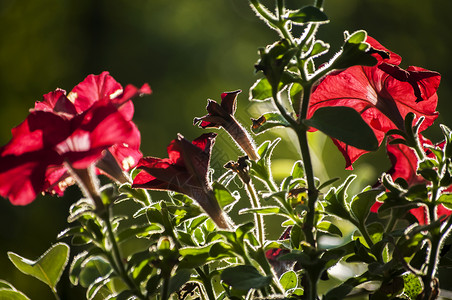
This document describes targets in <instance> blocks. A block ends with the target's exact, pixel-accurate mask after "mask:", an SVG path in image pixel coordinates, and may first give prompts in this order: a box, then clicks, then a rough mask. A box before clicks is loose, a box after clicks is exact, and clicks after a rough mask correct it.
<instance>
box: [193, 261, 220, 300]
mask: <svg viewBox="0 0 452 300" xmlns="http://www.w3.org/2000/svg"><path fill="white" fill-rule="evenodd" d="M206 267H208V266H206ZM196 272H197V273H198V275H199V277H200V278H201V280H202V283H203V288H201V289H202V290H203V291H202V293H206V294H207V299H209V300H215V299H216V297H215V292H214V291H213V286H212V282H211V281H210V277H209V276H207V275H206V273H204V271H203V270H202V269H201V268H200V267H198V268H196Z"/></svg>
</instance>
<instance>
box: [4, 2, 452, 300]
mask: <svg viewBox="0 0 452 300" xmlns="http://www.w3.org/2000/svg"><path fill="white" fill-rule="evenodd" d="M264 3H267V4H268V5H269V6H273V1H264ZM288 4H289V6H291V7H293V8H296V5H298V6H302V5H308V4H311V2H310V1H288ZM451 11H452V1H449V0H436V1H412V0H398V1H393V0H378V1H377V0H341V1H337V0H326V1H325V12H326V14H327V15H328V16H329V17H330V19H331V22H330V23H329V24H327V25H324V26H322V27H321V29H320V31H319V38H322V39H324V40H325V41H327V42H329V43H330V44H331V46H332V47H331V48H332V50H331V53H329V54H328V56H327V57H325V59H327V58H329V57H331V56H332V55H333V54H334V53H335V51H337V50H338V49H339V48H340V45H341V44H342V41H343V32H344V31H345V30H348V31H354V30H358V29H365V30H367V31H368V33H369V34H370V35H372V36H373V37H375V38H376V39H377V40H378V41H380V42H381V43H382V44H383V45H385V46H386V47H388V48H389V49H391V50H393V51H394V52H396V53H398V54H400V55H401V56H402V57H403V61H402V66H403V67H407V66H409V65H416V66H422V67H424V68H427V69H430V70H435V71H438V72H440V73H441V74H442V83H441V86H440V89H439V91H438V94H439V98H440V101H439V107H438V110H439V111H440V113H441V115H440V117H439V119H438V121H437V123H444V124H446V125H448V126H452V116H450V113H449V112H451V111H452V101H451V96H452V79H451V74H452V63H451V60H450V56H451V51H450V47H451V46H452V40H451V34H450V30H451V29H452V18H451V17H450V12H451ZM276 38H277V36H276V34H275V33H274V32H273V31H271V30H270V29H269V28H267V27H266V26H265V25H264V24H263V23H262V22H261V21H260V20H258V19H257V18H256V17H255V15H254V13H253V12H252V11H251V9H250V8H249V7H248V3H247V1H246V0H190V1H188V0H179V1H168V0H110V1H106V0H58V1H57V0H20V1H18V0H0V103H1V109H0V144H1V145H3V144H6V143H7V142H8V141H9V139H10V130H11V128H12V127H14V126H16V125H18V124H19V123H20V122H22V120H23V119H24V118H25V117H26V115H27V113H28V109H29V108H31V107H32V106H33V104H34V102H35V101H37V100H41V97H42V95H43V94H45V93H47V92H49V91H52V90H54V89H55V88H57V87H60V88H63V89H66V90H67V91H68V92H69V91H70V90H71V89H72V87H73V86H75V85H76V84H77V83H78V82H80V81H82V80H83V79H84V78H85V77H86V76H87V75H88V74H91V73H95V74H98V73H100V72H102V71H104V70H108V71H110V73H111V75H112V76H113V77H114V78H115V79H116V80H117V81H118V82H120V83H121V84H123V86H125V85H126V84H128V83H132V84H135V85H141V84H143V83H144V82H148V83H149V84H150V85H151V87H152V89H153V94H152V95H151V96H148V97H144V98H141V99H137V100H136V101H135V106H136V113H135V122H136V124H137V125H138V126H139V128H140V130H141V133H142V137H143V141H142V151H143V153H144V154H145V155H152V156H160V157H166V145H167V144H168V143H169V142H170V141H171V140H172V139H174V138H175V136H176V133H178V132H180V133H182V134H183V135H185V136H186V137H187V138H189V139H193V138H195V137H196V136H198V135H200V134H201V133H202V130H201V129H198V128H195V127H194V126H192V120H193V118H194V117H198V116H202V115H204V114H205V105H206V100H207V98H212V99H216V100H219V98H220V94H221V92H223V91H231V90H236V89H242V90H243V92H242V94H241V95H239V98H238V101H239V103H238V106H239V114H238V117H239V119H240V120H241V121H242V123H243V124H245V125H246V126H249V124H250V121H249V117H250V116H252V117H257V116H258V113H259V110H262V109H261V108H259V107H256V106H254V105H251V104H250V103H249V102H248V100H247V95H248V89H249V87H250V86H251V85H252V84H253V82H254V81H255V80H256V79H257V78H258V75H256V74H254V69H253V65H254V63H255V62H256V61H257V58H258V57H257V48H258V47H264V46H266V45H267V44H269V43H272V42H273V41H275V40H276ZM318 63H321V61H319V62H318ZM275 133H276V134H282V135H283V136H284V137H285V139H286V142H285V143H284V144H283V145H282V146H279V147H278V148H277V152H276V155H277V157H278V160H277V161H275V162H274V165H273V167H274V169H275V172H276V174H281V175H284V174H285V173H287V172H290V169H288V168H290V167H291V165H292V163H293V161H294V159H296V158H297V152H296V148H295V147H294V146H293V145H292V144H291V142H290V140H291V139H292V137H291V135H290V133H287V132H285V131H282V130H277V131H275ZM264 135H265V134H264ZM274 137H275V134H273V133H270V134H267V135H265V136H258V137H257V138H256V139H257V141H258V142H261V141H263V140H265V139H266V138H274ZM429 137H431V138H432V139H433V140H434V141H437V140H439V139H440V138H441V135H440V131H439V130H438V128H433V129H431V130H429ZM312 140H313V142H315V145H314V146H313V149H314V151H313V152H314V154H315V159H314V160H315V161H316V160H317V159H318V160H319V161H322V160H323V161H325V162H326V163H327V164H328V173H325V172H324V168H323V166H322V164H320V163H316V166H317V170H318V172H317V175H318V176H319V177H321V178H327V177H334V176H341V177H342V178H344V176H346V175H347V172H345V171H344V170H343V166H344V161H343V159H342V157H341V155H340V154H339V153H338V151H337V150H336V149H335V148H334V147H333V146H332V145H331V143H330V142H329V141H326V139H325V138H324V137H323V136H322V135H321V134H316V135H314V136H313V137H312ZM231 144H232V143H231V140H230V139H229V137H227V136H226V135H225V134H224V133H222V132H220V136H219V138H218V140H217V143H216V150H215V151H216V152H215V153H216V154H214V165H213V167H214V169H216V171H217V173H216V175H217V174H219V173H220V172H222V171H221V165H222V164H224V163H225V162H226V161H227V160H229V159H235V158H236V156H237V154H238V150H237V149H236V147H235V146H231ZM375 158H376V159H378V162H379V163H378V166H379V167H378V168H377V169H375V168H374V167H373V166H371V165H370V163H369V161H370V160H371V159H375ZM388 166H389V164H388V162H387V161H386V159H385V155H384V152H383V151H379V152H378V153H377V154H370V155H367V156H366V157H365V158H364V159H362V160H360V161H359V162H358V164H357V166H356V168H355V170H356V172H357V173H358V175H359V179H360V180H359V181H360V182H359V184H358V187H357V188H361V187H362V185H363V184H368V183H372V181H374V180H375V178H376V176H378V172H381V171H384V170H385V169H387V168H388ZM78 195H79V194H78V191H77V189H75V188H71V189H69V192H68V193H67V195H66V196H65V197H64V198H62V199H59V198H55V197H49V196H45V197H41V198H39V199H37V200H36V201H35V202H33V203H32V204H31V205H29V206H26V207H14V206H12V205H11V204H10V203H9V202H8V201H7V200H5V199H0V279H4V280H7V281H9V282H11V283H13V284H14V285H15V286H16V287H17V288H18V289H20V290H22V291H24V292H25V293H26V294H27V295H28V296H30V297H31V298H32V299H50V298H51V297H53V296H52V295H51V293H50V292H49V291H48V288H47V287H46V286H45V285H44V284H41V283H40V282H38V281H37V280H35V279H32V278H28V277H26V276H25V275H22V274H21V273H20V272H19V271H17V270H15V269H14V267H13V266H12V264H11V263H10V262H9V260H8V259H7V254H6V253H7V251H14V252H16V253H18V254H20V255H23V256H25V257H28V258H31V259H35V258H37V257H38V256H39V255H40V254H41V253H43V252H44V251H45V250H46V249H47V248H48V247H50V245H51V244H52V243H54V242H55V238H56V235H57V234H58V232H60V231H61V230H63V229H64V228H65V226H66V217H67V210H68V208H69V206H70V205H71V203H72V202H73V200H74V199H76V198H75V197H77V196H78ZM58 288H59V290H60V294H61V298H62V299H80V298H81V297H82V296H81V295H82V291H80V290H78V289H69V283H68V280H67V276H66V275H63V279H62V282H61V283H60V284H59V287H58Z"/></svg>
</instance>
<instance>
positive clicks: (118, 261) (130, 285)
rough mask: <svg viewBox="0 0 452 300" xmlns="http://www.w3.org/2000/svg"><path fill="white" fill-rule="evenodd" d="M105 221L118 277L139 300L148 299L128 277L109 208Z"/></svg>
mask: <svg viewBox="0 0 452 300" xmlns="http://www.w3.org/2000/svg"><path fill="white" fill-rule="evenodd" d="M104 221H105V224H106V227H107V236H108V240H109V242H110V244H111V248H112V251H113V257H112V258H113V259H112V260H113V262H114V265H115V268H114V269H115V270H116V271H117V272H118V275H119V276H121V278H122V280H123V281H124V283H125V284H126V285H127V287H128V288H129V289H130V290H131V291H132V292H133V293H134V294H135V295H136V296H137V297H138V298H139V299H146V297H145V296H144V295H143V294H142V293H141V291H140V289H139V288H138V287H137V285H136V284H135V282H133V280H132V279H131V278H130V277H129V276H128V274H127V271H126V269H125V267H124V264H123V262H122V257H121V253H120V252H119V247H118V243H117V242H116V238H115V235H114V233H113V228H112V226H111V222H110V211H109V209H108V208H107V209H106V213H105V217H104Z"/></svg>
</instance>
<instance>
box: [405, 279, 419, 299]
mask: <svg viewBox="0 0 452 300" xmlns="http://www.w3.org/2000/svg"><path fill="white" fill-rule="evenodd" d="M402 277H403V293H404V294H405V295H406V296H408V299H417V296H418V295H419V294H420V293H422V283H421V280H420V279H419V278H418V277H417V276H416V275H414V274H413V273H406V274H404V275H403V276H402Z"/></svg>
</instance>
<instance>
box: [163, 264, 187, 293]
mask: <svg viewBox="0 0 452 300" xmlns="http://www.w3.org/2000/svg"><path fill="white" fill-rule="evenodd" d="M190 275H191V271H190V270H188V269H180V270H177V272H176V274H174V276H172V277H171V279H170V283H169V287H168V294H172V293H174V292H177V291H178V290H179V289H180V288H181V287H182V286H183V285H184V284H185V283H186V282H187V281H188V280H190Z"/></svg>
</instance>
